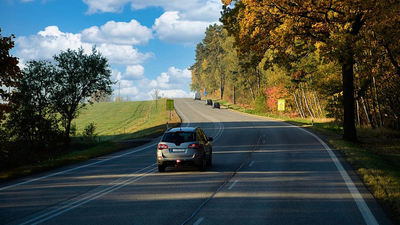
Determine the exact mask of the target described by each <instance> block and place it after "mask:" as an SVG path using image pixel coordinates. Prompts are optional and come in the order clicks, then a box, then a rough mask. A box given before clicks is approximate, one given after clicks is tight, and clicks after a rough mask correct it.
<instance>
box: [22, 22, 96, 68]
mask: <svg viewBox="0 0 400 225" xmlns="http://www.w3.org/2000/svg"><path fill="white" fill-rule="evenodd" d="M15 42H16V43H17V44H18V45H17V48H16V50H17V55H18V57H19V58H22V59H23V60H24V61H28V60H32V59H50V58H52V56H53V55H56V54H59V53H60V51H61V50H64V51H65V50H67V49H68V48H71V49H78V48H80V47H83V48H84V49H85V51H91V48H92V45H91V44H87V43H82V42H81V35H80V34H72V33H63V32H61V31H60V30H59V29H58V27H57V26H49V27H46V28H45V30H44V31H40V32H38V34H37V35H32V36H29V37H24V36H22V37H18V38H17V39H16V41H15Z"/></svg>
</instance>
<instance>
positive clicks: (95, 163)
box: [0, 143, 158, 191]
mask: <svg viewBox="0 0 400 225" xmlns="http://www.w3.org/2000/svg"><path fill="white" fill-rule="evenodd" d="M157 144H158V143H156V144H152V145H148V146H146V147H143V148H139V149H137V150H134V151H131V152H127V153H124V154H121V155H117V156H114V157H111V158H107V159H103V160H100V161H97V162H93V163H89V164H86V165H83V166H78V167H75V168H71V169H68V170H63V171H61V172H58V173H53V174H49V175H47V176H43V177H38V178H36V179H32V180H27V181H24V182H21V183H17V184H14V185H10V186H6V187H3V188H0V191H4V190H6V189H10V188H13V187H18V186H21V185H24V184H29V183H32V182H35V181H38V180H43V179H46V178H49V177H54V176H57V175H60V174H64V173H68V172H71V171H75V170H79V169H82V168H86V167H89V166H93V165H97V164H100V163H103V162H107V161H110V160H113V159H118V158H121V157H124V156H127V155H130V154H133V153H136V152H140V151H143V150H145V149H148V148H150V147H152V146H156V145H157Z"/></svg>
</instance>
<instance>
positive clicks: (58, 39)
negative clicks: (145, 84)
mask: <svg viewBox="0 0 400 225" xmlns="http://www.w3.org/2000/svg"><path fill="white" fill-rule="evenodd" d="M15 42H16V43H17V48H16V51H17V56H18V57H19V58H21V59H22V60H23V61H28V60H37V59H51V58H52V57H53V56H54V55H56V54H59V53H60V52H61V51H65V50H67V49H68V48H70V49H73V50H77V49H78V48H80V47H82V48H83V49H84V50H85V52H86V53H90V52H91V51H92V47H93V45H94V44H93V43H88V42H83V41H82V39H81V34H80V33H78V34H72V33H64V32H61V31H60V30H59V28H58V27H57V26H49V27H46V28H45V30H44V31H40V32H38V34H37V35H32V36H29V37H24V36H22V37H19V38H17V39H16V41H15ZM97 50H98V51H99V52H101V53H102V54H103V56H105V57H107V58H108V60H109V63H110V64H116V65H130V64H140V63H143V62H144V61H146V60H147V59H149V58H152V57H154V54H153V53H151V52H148V53H141V52H139V50H138V49H136V48H133V47H132V46H131V45H117V44H113V43H111V44H109V43H101V44H100V45H99V46H97Z"/></svg>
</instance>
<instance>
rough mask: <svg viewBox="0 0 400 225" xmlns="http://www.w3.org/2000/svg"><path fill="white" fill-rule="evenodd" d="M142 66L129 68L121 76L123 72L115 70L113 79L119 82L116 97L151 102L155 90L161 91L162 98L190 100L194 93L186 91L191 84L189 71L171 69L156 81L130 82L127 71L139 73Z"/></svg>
mask: <svg viewBox="0 0 400 225" xmlns="http://www.w3.org/2000/svg"><path fill="white" fill-rule="evenodd" d="M140 67H141V66H127V68H126V71H125V74H124V75H123V76H121V72H119V71H118V70H113V76H112V77H113V79H114V80H115V79H116V80H118V81H119V82H118V83H116V84H115V85H114V96H115V97H117V96H119V95H120V96H121V98H122V99H126V96H128V97H129V99H131V100H151V99H152V95H153V94H154V89H156V88H157V89H159V91H160V96H161V97H166V98H189V97H191V96H192V95H193V93H188V92H187V91H185V89H186V88H187V87H188V86H189V84H190V82H191V73H190V71H189V70H187V69H183V70H182V69H177V68H175V67H170V68H169V69H168V71H167V72H163V73H161V74H160V75H159V76H158V77H157V78H155V79H148V78H146V77H144V76H143V77H142V78H141V79H135V80H129V79H131V78H130V77H127V76H126V74H127V73H129V72H127V71H130V70H132V71H135V70H136V69H138V70H139V71H140V70H141V69H140Z"/></svg>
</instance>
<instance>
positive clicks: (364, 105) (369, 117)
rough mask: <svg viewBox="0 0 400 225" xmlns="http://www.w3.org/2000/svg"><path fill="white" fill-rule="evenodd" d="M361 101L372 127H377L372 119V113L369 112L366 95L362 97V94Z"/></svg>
mask: <svg viewBox="0 0 400 225" xmlns="http://www.w3.org/2000/svg"><path fill="white" fill-rule="evenodd" d="M361 102H362V104H363V107H364V111H365V116H366V117H367V121H368V123H369V125H370V126H371V128H375V126H374V124H373V123H372V121H371V115H370V114H369V113H368V107H367V105H366V103H365V101H364V97H362V96H361Z"/></svg>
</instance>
